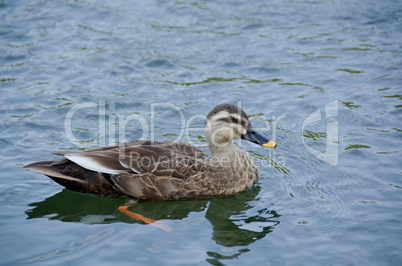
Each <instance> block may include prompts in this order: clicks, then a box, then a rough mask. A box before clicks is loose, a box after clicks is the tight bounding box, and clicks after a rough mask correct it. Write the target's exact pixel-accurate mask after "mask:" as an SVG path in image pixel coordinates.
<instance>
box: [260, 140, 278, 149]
mask: <svg viewBox="0 0 402 266" xmlns="http://www.w3.org/2000/svg"><path fill="white" fill-rule="evenodd" d="M262 146H264V147H268V148H275V147H276V142H275V141H273V140H270V141H268V142H267V143H264V144H262Z"/></svg>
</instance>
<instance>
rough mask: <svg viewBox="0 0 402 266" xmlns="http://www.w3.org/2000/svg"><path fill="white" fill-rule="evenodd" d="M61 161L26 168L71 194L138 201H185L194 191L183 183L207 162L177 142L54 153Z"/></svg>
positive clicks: (146, 142)
mask: <svg viewBox="0 0 402 266" xmlns="http://www.w3.org/2000/svg"><path fill="white" fill-rule="evenodd" d="M54 154H56V155H61V156H64V157H65V159H63V160H60V161H42V162H34V163H31V164H28V165H26V166H24V167H25V168H27V169H29V170H33V171H37V172H40V173H43V174H45V175H47V176H49V177H50V178H52V179H53V180H54V181H56V182H57V183H59V184H61V185H63V186H65V187H66V188H68V189H70V190H74V191H79V192H85V193H92V194H97V195H107V196H124V197H126V196H128V197H134V198H137V199H140V200H169V199H179V198H187V197H190V196H191V195H192V194H194V193H195V192H194V188H193V187H192V186H191V185H189V184H186V180H187V179H188V178H190V177H192V176H194V175H197V174H198V175H200V174H201V175H202V174H203V173H202V172H203V165H204V164H205V160H206V159H207V158H209V156H208V155H206V154H205V153H204V152H202V151H201V150H200V149H198V148H196V147H194V146H191V145H189V144H187V143H180V142H151V141H130V142H126V143H122V144H119V145H115V146H108V147H99V148H95V149H90V150H86V151H84V152H69V151H68V152H66V151H58V152H54Z"/></svg>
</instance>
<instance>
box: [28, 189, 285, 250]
mask: <svg viewBox="0 0 402 266" xmlns="http://www.w3.org/2000/svg"><path fill="white" fill-rule="evenodd" d="M259 191H260V187H259V186H254V187H253V188H251V189H248V190H246V191H244V192H242V193H240V194H237V195H234V196H231V197H218V198H212V199H208V200H185V201H171V202H150V203H143V204H137V205H135V206H132V207H130V209H132V210H133V211H134V212H136V213H142V214H143V215H144V216H146V217H149V218H151V219H153V220H157V221H161V220H165V221H167V220H183V219H185V218H186V217H188V216H189V214H190V213H191V212H203V211H205V218H206V219H207V220H208V221H209V222H210V223H211V225H212V229H213V234H212V239H213V240H214V241H215V242H216V243H217V244H219V245H221V246H226V247H230V246H247V245H248V244H250V243H253V242H255V241H256V240H258V239H261V238H264V237H265V236H266V235H267V234H268V233H270V232H271V231H272V230H273V229H274V227H275V226H276V225H277V224H278V223H279V221H278V217H279V216H280V215H278V214H277V213H276V212H275V211H274V210H269V209H266V208H264V209H262V210H257V211H253V212H252V213H253V214H255V213H257V215H252V216H249V215H246V212H247V211H248V210H252V208H254V206H253V203H254V204H255V202H256V198H258V193H259ZM123 201H124V200H122V199H116V198H104V197H96V196H93V195H89V194H81V193H77V192H72V191H70V190H67V189H64V190H63V191H61V192H59V193H57V194H55V195H53V196H51V197H49V198H47V199H45V200H44V201H42V202H35V203H31V204H29V206H32V207H33V208H31V209H29V210H27V211H26V214H27V215H28V219H33V218H48V219H49V220H60V221H63V222H76V223H85V224H102V223H103V224H108V223H115V222H126V223H138V221H135V220H132V219H130V218H129V217H128V216H126V215H124V214H122V213H121V212H119V211H117V208H116V206H120V205H121V204H122V202H123ZM253 223H254V224H257V225H258V226H253ZM169 224H171V223H169ZM244 227H248V228H250V227H252V228H253V229H254V228H258V229H257V230H249V229H245V228H244ZM173 230H175V228H174V226H173Z"/></svg>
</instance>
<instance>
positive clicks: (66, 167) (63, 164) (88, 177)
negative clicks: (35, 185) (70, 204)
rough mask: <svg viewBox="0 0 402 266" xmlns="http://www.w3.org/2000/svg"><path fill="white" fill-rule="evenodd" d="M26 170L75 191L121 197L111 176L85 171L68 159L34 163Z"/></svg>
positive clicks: (26, 166) (28, 165)
mask: <svg viewBox="0 0 402 266" xmlns="http://www.w3.org/2000/svg"><path fill="white" fill-rule="evenodd" d="M24 168H26V169H28V170H31V171H35V172H39V173H42V174H44V175H46V176H48V177H50V178H51V179H53V180H54V181H55V182H56V183H58V184H60V185H62V186H64V187H66V188H67V189H70V190H73V191H77V192H82V193H91V194H95V195H102V196H113V197H118V196H120V195H121V193H119V192H118V191H117V190H115V189H114V187H113V181H112V180H111V175H110V174H102V173H99V172H95V171H91V170H88V169H85V168H83V167H81V166H79V165H78V164H76V163H74V162H71V161H69V160H67V159H63V160H60V161H39V162H33V163H30V164H27V165H25V166H24Z"/></svg>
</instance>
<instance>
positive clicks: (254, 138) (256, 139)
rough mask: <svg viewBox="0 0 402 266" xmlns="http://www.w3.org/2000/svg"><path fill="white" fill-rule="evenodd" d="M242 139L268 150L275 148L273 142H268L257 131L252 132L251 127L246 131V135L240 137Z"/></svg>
mask: <svg viewBox="0 0 402 266" xmlns="http://www.w3.org/2000/svg"><path fill="white" fill-rule="evenodd" d="M241 138H242V139H245V140H248V141H251V142H253V143H257V144H258V145H261V146H264V147H268V148H275V147H276V143H275V141H273V140H269V139H267V138H266V137H264V136H263V135H261V134H260V133H258V132H257V131H255V130H254V128H253V127H252V126H249V127H248V129H247V132H246V134H244V135H241Z"/></svg>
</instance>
